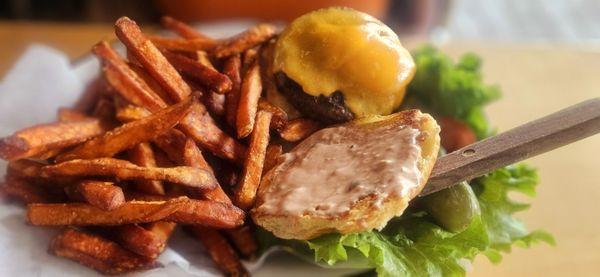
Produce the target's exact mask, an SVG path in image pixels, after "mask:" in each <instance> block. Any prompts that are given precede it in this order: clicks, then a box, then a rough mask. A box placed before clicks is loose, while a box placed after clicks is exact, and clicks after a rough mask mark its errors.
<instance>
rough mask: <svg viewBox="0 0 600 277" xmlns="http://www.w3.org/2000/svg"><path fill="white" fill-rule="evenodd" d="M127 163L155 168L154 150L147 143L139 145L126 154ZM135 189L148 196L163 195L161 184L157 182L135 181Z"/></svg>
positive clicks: (163, 190) (163, 189)
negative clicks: (127, 156)
mask: <svg viewBox="0 0 600 277" xmlns="http://www.w3.org/2000/svg"><path fill="white" fill-rule="evenodd" d="M128 154H129V161H131V162H132V163H134V164H136V165H139V166H142V167H156V159H155V158H154V150H152V147H151V146H150V144H148V143H140V144H138V145H136V146H134V147H133V148H131V149H130V150H129V152H128ZM135 188H136V189H137V190H139V191H141V192H145V193H150V194H159V195H164V194H165V188H164V186H163V183H162V182H161V181H159V180H136V181H135Z"/></svg>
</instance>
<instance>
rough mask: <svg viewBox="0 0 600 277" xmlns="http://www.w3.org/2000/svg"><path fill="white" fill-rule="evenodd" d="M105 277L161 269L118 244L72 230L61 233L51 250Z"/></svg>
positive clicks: (149, 260)
mask: <svg viewBox="0 0 600 277" xmlns="http://www.w3.org/2000/svg"><path fill="white" fill-rule="evenodd" d="M48 251H49V252H50V253H52V254H54V255H56V256H59V257H64V258H67V259H71V260H73V261H76V262H78V263H80V264H83V265H85V266H87V267H90V268H92V269H94V270H96V271H98V272H100V273H102V274H110V275H116V274H125V273H129V272H135V271H140V270H145V269H152V268H156V267H159V266H160V263H158V262H156V261H155V260H154V259H151V258H148V257H144V256H141V255H138V254H135V253H133V252H130V251H127V250H125V249H124V248H122V247H121V246H119V245H118V244H117V243H115V242H112V241H109V240H107V239H105V238H102V237H100V236H98V235H92V234H89V233H85V232H82V231H78V230H75V229H73V228H67V229H65V230H64V231H63V232H62V233H60V234H58V235H57V236H56V237H54V239H52V242H51V243H50V247H49V250H48Z"/></svg>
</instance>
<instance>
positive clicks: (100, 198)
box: [76, 180, 125, 211]
mask: <svg viewBox="0 0 600 277" xmlns="http://www.w3.org/2000/svg"><path fill="white" fill-rule="evenodd" d="M76 188H77V191H78V192H79V193H81V195H82V196H83V198H84V199H85V201H86V202H88V203H90V205H92V206H95V207H98V208H100V209H102V210H104V211H112V210H114V209H116V208H118V207H121V206H122V205H123V204H124V203H125V195H124V194H123V190H122V189H121V188H120V187H118V186H115V184H114V183H112V182H101V181H93V180H85V181H81V182H80V183H79V184H77V186H76Z"/></svg>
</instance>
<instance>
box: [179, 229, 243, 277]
mask: <svg viewBox="0 0 600 277" xmlns="http://www.w3.org/2000/svg"><path fill="white" fill-rule="evenodd" d="M190 230H191V232H192V234H193V235H194V236H195V237H196V238H198V239H199V240H200V241H201V242H202V244H203V245H204V247H205V248H206V251H207V252H208V254H210V257H211V258H212V260H213V262H214V263H215V265H216V266H217V267H218V268H219V269H221V271H223V273H224V274H225V275H226V276H250V274H249V273H248V272H247V271H246V268H244V266H243V265H242V263H241V261H240V258H239V257H238V255H237V253H236V252H235V250H234V249H233V247H231V245H230V244H229V242H228V241H227V239H226V238H225V237H224V236H223V235H222V234H221V233H219V232H218V231H217V230H213V229H209V228H205V227H202V226H193V227H191V228H190Z"/></svg>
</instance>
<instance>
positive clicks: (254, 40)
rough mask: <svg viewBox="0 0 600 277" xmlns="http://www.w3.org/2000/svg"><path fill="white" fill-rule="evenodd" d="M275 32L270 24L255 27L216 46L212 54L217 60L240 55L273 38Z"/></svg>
mask: <svg viewBox="0 0 600 277" xmlns="http://www.w3.org/2000/svg"><path fill="white" fill-rule="evenodd" d="M276 31H277V30H276V28H275V26H273V25H270V24H259V25H256V26H254V27H252V28H250V29H248V30H247V31H245V32H243V33H241V34H239V35H237V36H235V37H233V38H232V39H229V40H227V41H225V42H224V43H222V44H219V45H217V46H216V47H215V49H214V50H213V53H212V54H213V55H214V56H215V57H217V58H224V57H229V56H232V55H235V54H239V53H242V52H244V51H246V50H248V49H250V48H252V47H254V46H256V45H259V44H261V43H263V42H265V41H267V40H269V39H271V38H272V37H273V36H275V33H276Z"/></svg>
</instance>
